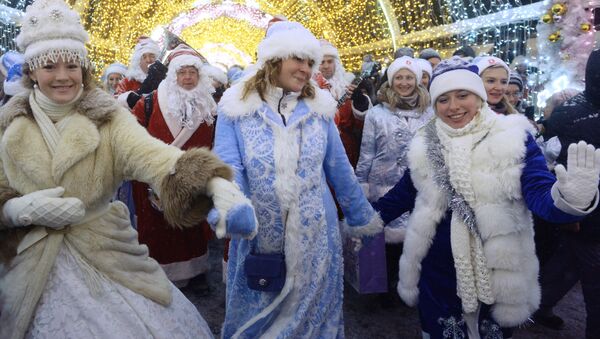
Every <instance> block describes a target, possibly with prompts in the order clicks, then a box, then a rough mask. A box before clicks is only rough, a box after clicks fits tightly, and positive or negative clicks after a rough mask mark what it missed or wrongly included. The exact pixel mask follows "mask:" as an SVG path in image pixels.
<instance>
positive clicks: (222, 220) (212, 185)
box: [207, 177, 258, 239]
mask: <svg viewBox="0 0 600 339" xmlns="http://www.w3.org/2000/svg"><path fill="white" fill-rule="evenodd" d="M207 193H208V195H209V196H210V197H212V199H213V203H214V205H215V207H214V208H213V209H212V210H211V211H210V212H209V213H208V217H207V221H208V223H209V224H210V225H211V227H212V228H213V230H214V231H215V234H216V235H217V237H218V238H223V237H225V236H226V235H228V236H229V237H231V238H246V239H252V238H254V236H255V235H256V232H257V225H258V221H257V220H256V216H255V214H254V208H253V207H252V203H251V201H250V199H248V198H246V196H245V195H244V194H243V193H242V192H241V191H240V189H239V188H238V187H237V185H235V184H234V183H232V182H231V181H228V180H226V179H223V178H220V177H214V178H212V179H210V181H209V182H208V187H207Z"/></svg>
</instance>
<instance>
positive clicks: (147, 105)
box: [144, 92, 154, 128]
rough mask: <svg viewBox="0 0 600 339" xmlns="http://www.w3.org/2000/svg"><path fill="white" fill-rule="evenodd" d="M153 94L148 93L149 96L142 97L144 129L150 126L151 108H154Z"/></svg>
mask: <svg viewBox="0 0 600 339" xmlns="http://www.w3.org/2000/svg"><path fill="white" fill-rule="evenodd" d="M153 94H154V92H150V94H148V95H146V96H145V97H144V115H145V117H146V119H144V127H146V128H148V125H150V117H151V116H152V109H153V107H152V106H154V100H153V98H154V96H153Z"/></svg>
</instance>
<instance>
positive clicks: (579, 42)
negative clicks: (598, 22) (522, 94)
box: [537, 0, 594, 107]
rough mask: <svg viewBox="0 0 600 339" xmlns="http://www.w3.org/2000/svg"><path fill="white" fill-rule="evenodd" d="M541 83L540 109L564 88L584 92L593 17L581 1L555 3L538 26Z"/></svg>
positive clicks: (551, 4) (592, 39) (592, 30)
mask: <svg viewBox="0 0 600 339" xmlns="http://www.w3.org/2000/svg"><path fill="white" fill-rule="evenodd" d="M537 31H538V38H537V44H538V54H539V56H538V68H539V71H540V74H539V76H540V78H539V83H540V84H543V85H544V90H543V91H542V92H540V93H539V94H538V106H540V107H543V106H545V102H546V99H547V98H549V97H550V96H551V95H552V94H554V93H556V92H558V91H561V90H563V89H565V88H576V89H583V87H584V77H585V66H586V63H587V59H588V56H589V55H590V53H591V52H592V50H593V48H594V26H593V25H592V23H591V13H589V12H586V10H585V9H584V7H583V3H582V1H581V0H567V1H565V0H562V1H561V0H553V1H551V2H550V3H549V5H548V10H547V12H546V13H545V14H544V15H543V16H542V18H541V22H540V23H539V24H538V26H537Z"/></svg>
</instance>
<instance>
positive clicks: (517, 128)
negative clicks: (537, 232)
mask: <svg viewBox="0 0 600 339" xmlns="http://www.w3.org/2000/svg"><path fill="white" fill-rule="evenodd" d="M430 93H431V98H432V102H433V103H434V110H435V113H436V118H435V119H434V120H432V121H431V122H430V123H428V124H427V125H426V126H425V127H424V128H422V129H421V130H419V132H417V134H416V136H415V138H414V139H413V141H412V142H411V145H410V149H409V153H408V167H409V169H408V170H407V172H406V173H405V174H404V176H403V177H402V179H400V181H399V182H398V183H397V184H396V186H394V188H392V190H391V191H390V192H388V193H387V194H386V195H385V196H384V197H383V198H381V199H379V201H378V202H377V203H376V204H375V205H376V209H378V210H379V211H380V214H381V216H382V218H383V220H384V222H389V221H391V220H394V219H395V218H397V217H398V216H399V215H401V214H402V213H404V212H406V211H411V216H410V218H409V221H408V229H407V233H406V239H405V241H404V252H403V254H402V257H401V259H400V281H399V283H398V293H399V294H400V297H401V298H402V299H403V300H404V301H405V302H406V303H407V304H409V305H413V306H414V305H418V308H419V314H420V319H421V328H422V330H423V337H424V338H467V337H468V338H503V337H504V338H507V337H510V336H511V335H512V333H511V330H510V327H514V326H518V325H520V324H522V323H524V322H525V321H526V320H527V319H528V318H529V316H530V315H531V314H532V312H533V311H535V310H536V309H537V308H538V305H539V302H540V288H539V285H538V280H537V277H538V262H537V258H536V256H535V248H534V242H533V225H532V218H531V213H532V212H533V213H535V214H537V215H539V216H540V217H543V218H546V219H549V220H551V221H553V222H573V221H576V220H578V219H580V218H581V217H583V216H584V215H586V214H587V213H589V212H591V211H592V210H593V209H594V208H595V207H596V205H597V203H598V176H599V172H600V150H595V149H594V147H593V146H591V145H586V144H585V143H584V142H580V143H579V144H573V145H571V146H570V154H569V156H570V158H569V163H568V167H569V168H568V172H567V171H566V170H565V168H564V167H562V166H561V167H559V168H557V177H558V180H556V179H555V178H554V177H553V176H552V175H551V174H550V172H549V171H548V169H547V167H546V163H545V160H544V156H543V155H542V153H541V151H540V150H539V148H538V147H537V145H536V143H535V141H534V139H533V136H532V133H533V132H534V131H532V127H531V124H530V123H529V122H528V121H527V119H526V118H525V117H523V116H520V115H510V116H504V115H498V114H495V113H494V112H492V111H491V110H490V109H489V107H488V105H487V104H486V92H485V88H484V86H483V83H482V81H481V79H480V78H479V76H478V75H477V67H475V66H474V65H470V64H468V63H467V62H466V61H464V60H461V59H460V58H452V59H449V60H445V61H443V62H441V63H440V64H439V65H438V66H437V67H436V69H435V71H434V74H433V79H432V83H431V89H430Z"/></svg>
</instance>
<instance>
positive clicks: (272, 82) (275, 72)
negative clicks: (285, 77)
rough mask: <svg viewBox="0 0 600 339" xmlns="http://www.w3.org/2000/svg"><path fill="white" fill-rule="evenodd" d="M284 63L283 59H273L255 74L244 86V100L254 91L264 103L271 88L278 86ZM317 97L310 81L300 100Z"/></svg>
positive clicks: (303, 89)
mask: <svg viewBox="0 0 600 339" xmlns="http://www.w3.org/2000/svg"><path fill="white" fill-rule="evenodd" d="M282 63H283V61H282V60H281V59H271V60H267V61H266V62H265V64H264V66H263V67H262V68H261V69H259V70H258V71H257V72H256V74H254V75H253V76H252V77H251V78H250V79H248V81H246V83H245V84H244V89H243V90H242V99H246V98H248V95H250V93H252V92H253V91H256V92H257V93H258V95H259V96H260V98H261V100H262V101H265V100H266V99H265V95H266V93H267V89H268V88H269V87H271V86H276V84H277V77H278V76H279V73H280V72H281V64H282ZM315 95H316V90H315V88H314V86H313V85H312V84H311V83H310V81H308V82H307V83H306V85H304V87H303V88H302V91H300V99H302V98H311V99H312V98H314V97H315Z"/></svg>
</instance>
